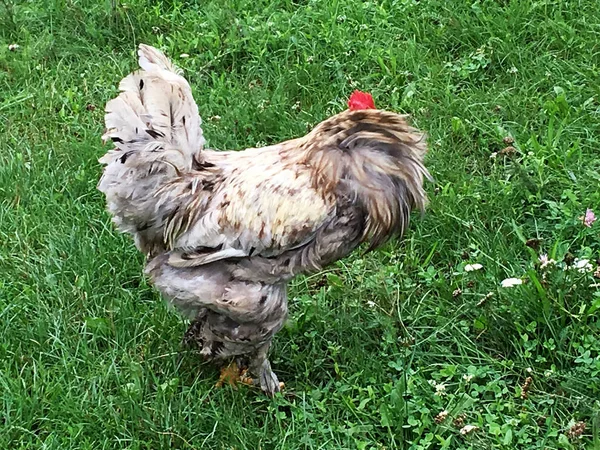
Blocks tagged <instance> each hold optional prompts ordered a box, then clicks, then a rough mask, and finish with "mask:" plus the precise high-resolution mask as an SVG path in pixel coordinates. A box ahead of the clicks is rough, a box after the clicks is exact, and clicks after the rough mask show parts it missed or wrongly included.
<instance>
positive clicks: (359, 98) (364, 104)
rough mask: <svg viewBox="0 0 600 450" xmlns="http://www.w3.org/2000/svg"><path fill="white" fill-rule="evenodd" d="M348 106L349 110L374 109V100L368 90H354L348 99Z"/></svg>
mask: <svg viewBox="0 0 600 450" xmlns="http://www.w3.org/2000/svg"><path fill="white" fill-rule="evenodd" d="M348 108H350V111H356V110H357V109H375V102H374V101H373V97H372V96H371V94H369V93H368V92H361V91H359V90H356V91H354V92H353V93H352V95H350V98H349V99H348Z"/></svg>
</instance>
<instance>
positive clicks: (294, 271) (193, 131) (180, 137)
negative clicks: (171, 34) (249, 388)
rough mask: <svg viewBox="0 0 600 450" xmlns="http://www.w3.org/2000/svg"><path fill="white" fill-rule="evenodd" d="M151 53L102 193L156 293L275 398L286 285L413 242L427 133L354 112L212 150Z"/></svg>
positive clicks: (383, 115)
mask: <svg viewBox="0 0 600 450" xmlns="http://www.w3.org/2000/svg"><path fill="white" fill-rule="evenodd" d="M139 56H140V66H141V68H142V69H141V70H140V71H138V72H135V73H133V74H131V75H129V76H128V77H126V78H125V79H124V80H123V81H122V82H121V84H120V89H121V91H122V92H121V94H120V95H119V96H118V97H117V98H116V99H113V100H111V101H110V102H108V104H107V106H106V119H105V121H106V128H107V131H106V133H105V135H104V138H105V139H111V140H112V141H113V142H114V143H115V145H116V148H115V149H114V150H111V151H109V152H108V153H107V154H106V155H105V156H103V157H102V158H101V159H100V162H101V163H103V164H105V165H106V167H105V169H104V174H103V176H102V179H101V180H100V183H99V189H100V190H101V191H102V192H104V193H105V194H106V198H107V203H108V210H109V212H110V213H111V214H112V215H113V220H114V222H115V223H116V224H117V225H118V227H119V228H120V229H121V230H122V231H125V232H128V233H131V234H132V235H133V237H134V239H135V242H136V245H137V247H138V248H139V249H140V250H141V251H143V252H144V253H146V254H147V255H148V264H147V267H146V271H147V273H148V274H149V275H150V277H151V279H152V281H153V283H154V285H155V286H156V287H157V288H158V289H159V290H160V291H161V292H162V293H163V294H164V295H165V296H166V297H167V298H168V299H169V300H170V301H171V302H172V304H174V305H175V306H177V307H178V308H180V309H181V310H182V311H184V312H186V313H187V314H188V315H190V317H192V318H196V321H195V323H194V330H195V331H194V332H195V333H196V334H197V335H198V337H199V340H200V341H201V345H202V347H203V350H202V352H203V353H204V354H205V355H206V356H207V357H210V358H227V357H230V356H247V357H248V358H249V360H250V369H251V371H252V372H254V374H255V375H257V376H258V377H259V380H260V383H261V386H262V388H263V389H264V390H265V391H267V392H269V393H273V392H275V391H277V390H278V389H279V387H278V383H277V378H276V377H275V375H274V374H273V373H272V371H271V370H270V365H269V362H268V360H267V351H268V348H269V345H270V342H271V339H272V337H273V335H274V334H275V333H276V332H277V331H278V330H279V329H280V328H281V326H282V324H283V321H284V320H285V317H286V314H287V297H286V283H287V281H289V280H290V279H291V278H292V277H294V276H296V275H298V274H301V273H309V272H314V271H317V270H319V269H320V268H322V267H323V266H325V265H327V264H329V263H332V262H334V261H336V260H338V259H340V258H343V257H345V256H346V255H348V254H349V253H351V252H352V251H353V250H354V249H355V248H356V247H358V246H359V245H360V244H362V243H364V242H366V243H368V245H369V249H374V248H376V247H378V246H379V245H381V244H382V243H383V242H385V241H386V240H387V239H388V238H390V237H392V236H394V235H401V234H402V233H403V231H404V230H405V228H406V227H407V226H408V222H409V215H410V212H411V210H412V209H415V208H416V209H421V210H422V209H423V208H424V206H425V203H426V195H425V192H424V190H423V179H424V177H427V176H428V173H427V170H426V169H425V167H424V166H423V157H424V154H425V151H426V145H425V141H424V138H423V135H421V134H420V133H419V132H418V131H417V130H415V129H414V128H412V127H411V126H409V125H408V124H407V122H406V117H405V116H401V115H398V114H395V113H391V112H386V111H380V110H376V109H368V110H358V111H350V110H347V111H344V112H342V113H340V114H337V115H335V116H333V117H331V118H329V119H327V120H325V121H324V122H322V123H320V124H319V125H317V126H316V127H315V129H313V131H312V132H310V133H309V134H308V135H306V136H304V137H302V138H298V139H293V140H289V141H286V142H283V143H280V144H277V145H272V146H268V147H264V148H251V149H247V150H244V151H240V152H235V151H228V152H215V151H210V150H204V149H203V146H204V138H203V136H202V129H201V128H200V124H201V121H200V117H199V115H198V110H197V107H196V104H195V103H194V100H193V98H192V94H191V90H190V87H189V85H188V83H187V82H186V81H185V79H183V77H182V76H181V75H180V72H179V70H178V69H176V68H175V67H174V66H173V65H172V64H171V63H170V62H169V61H168V59H167V58H166V57H165V56H164V55H162V54H161V53H160V52H159V51H158V50H156V49H154V48H152V47H149V46H145V45H141V46H140V49H139Z"/></svg>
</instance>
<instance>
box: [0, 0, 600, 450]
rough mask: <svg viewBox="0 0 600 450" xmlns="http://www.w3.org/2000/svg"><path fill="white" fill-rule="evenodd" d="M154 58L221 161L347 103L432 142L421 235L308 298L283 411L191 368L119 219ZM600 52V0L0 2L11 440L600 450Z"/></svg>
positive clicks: (4, 411) (0, 342)
mask: <svg viewBox="0 0 600 450" xmlns="http://www.w3.org/2000/svg"><path fill="white" fill-rule="evenodd" d="M140 42H144V43H148V44H151V45H155V46H158V47H160V48H162V49H164V50H166V51H167V52H168V54H169V55H171V56H173V58H174V60H175V61H176V63H177V64H178V65H180V66H181V67H182V68H183V69H184V70H185V73H186V76H187V77H188V79H189V80H190V83H191V84H192V86H193V89H194V94H195V97H196V100H197V102H198V104H199V108H200V113H201V114H202V116H203V118H204V131H205V135H206V137H207V140H208V144H209V145H210V146H211V147H213V148H219V149H237V148H245V147H248V146H256V145H264V144H266V143H275V142H278V141H281V140H284V139H287V138H290V137H295V136H300V135H303V134H304V133H305V132H306V131H307V130H309V129H310V128H311V127H312V126H314V125H315V124H316V123H318V122H319V121H321V120H323V119H324V118H326V117H328V116H329V115H331V114H334V113H336V112H339V111H341V110H342V109H344V108H345V101H346V99H347V96H348V94H349V93H350V92H351V91H352V90H353V89H355V88H359V89H363V90H368V91H370V92H372V93H373V95H374V97H375V100H376V103H377V105H378V107H380V108H382V109H391V110H395V111H402V112H406V113H410V114H411V115H412V116H413V120H414V123H415V124H416V125H417V126H418V127H419V128H421V129H423V130H426V131H427V133H428V135H429V137H428V139H429V144H430V151H429V155H428V157H427V166H428V167H429V168H430V170H431V172H432V174H433V176H434V178H435V182H434V183H429V184H428V187H427V190H428V192H429V194H430V197H431V203H430V205H429V207H428V210H427V213H426V214H425V215H424V216H423V217H422V218H421V217H419V216H418V215H415V217H414V218H413V222H412V226H411V230H410V231H409V232H408V234H407V235H406V238H405V239H404V241H403V242H394V243H390V244H388V245H387V246H386V247H385V248H384V249H383V250H379V251H377V252H374V253H370V254H368V255H361V254H360V253H357V254H355V255H353V256H352V257H350V258H348V259H346V260H344V261H341V262H339V263H338V264H336V265H335V266H333V267H330V268H328V270H326V271H325V272H324V273H321V274H318V275H315V276H311V277H306V278H300V279H298V280H296V281H295V282H294V283H293V285H292V288H291V292H290V309H291V314H290V320H289V323H288V325H287V326H286V327H285V328H284V329H283V330H282V331H281V332H280V333H279V334H278V335H277V337H276V340H275V344H274V347H273V351H272V359H271V361H272V363H273V366H274V370H275V371H276V372H277V373H278V375H279V377H280V379H282V380H283V381H285V383H286V389H285V392H284V395H282V396H277V397H276V398H274V399H269V398H267V397H265V396H263V395H262V394H261V393H260V392H257V391H255V390H251V389H247V388H240V389H237V390H235V389H233V388H231V387H229V386H227V387H224V388H220V389H219V388H215V387H214V384H215V381H216V379H217V375H218V373H217V372H216V371H215V369H213V368H211V367H210V366H206V365H204V364H203V363H202V362H201V361H200V359H199V357H198V356H197V355H196V354H194V353H192V352H184V353H183V355H181V353H182V350H181V347H180V339H181V336H182V333H183V332H184V330H185V328H186V322H185V321H184V320H183V319H182V318H181V317H180V316H178V315H177V314H176V313H175V312H173V311H171V310H169V309H168V308H167V306H166V305H165V304H164V303H163V302H162V301H161V300H160V298H159V296H158V294H157V293H156V292H155V291H154V290H153V289H152V288H151V286H150V285H149V284H148V283H147V281H146V280H145V278H144V277H143V275H142V264H143V258H142V256H141V255H140V254H138V252H137V251H136V250H135V248H134V246H133V244H132V243H131V241H130V240H129V239H128V238H127V237H126V236H123V235H120V234H118V233H117V232H116V231H115V229H114V227H113V226H112V224H111V223H110V219H109V217H108V214H107V213H106V212H105V211H104V200H103V198H102V195H101V194H100V193H99V192H98V191H97V190H96V183H97V181H98V178H99V175H100V171H101V168H100V166H99V164H98V163H97V159H98V157H99V156H100V155H101V154H102V153H103V152H104V151H105V149H106V147H103V145H102V144H101V142H100V135H101V133H102V130H103V107H104V104H105V102H106V101H107V100H108V99H110V98H111V97H112V96H114V95H115V93H116V92H117V84H118V82H119V80H120V79H121V78H122V77H123V76H124V75H126V74H127V73H128V72H130V71H131V70H132V69H134V68H135V66H136V58H135V49H136V46H137V44H138V43H140ZM599 42H600V8H598V4H597V2H596V1H593V0H581V1H550V0H547V1H546V0H513V1H509V0H506V1H504V0H497V1H487V0H482V1H473V2H470V1H463V0H460V1H459V0H457V1H454V2H446V1H443V0H422V1H416V0H389V1H364V2H358V1H351V0H344V1H342V0H337V1H336V0H331V1H325V0H306V1H302V0H298V1H292V0H287V1H286V0H280V1H274V2H269V1H264V0H253V1H247V0H207V1H190V2H181V1H171V0H168V1H153V0H145V1H144V0H131V1H128V2H126V3H121V2H120V1H118V0H115V1H108V0H105V1H91V0H79V1H78V0H52V1H47V2H42V1H34V0H30V1H26V0H21V1H16V0H2V1H1V2H0V149H1V151H0V398H1V419H0V448H3V449H25V448H27V449H34V448H35V449H38V448H39V449H61V450H63V449H65V450H70V449H112V448H114V449H160V448H177V449H200V448H215V449H295V448H301V449H395V448H398V449H414V450H417V449H439V448H443V449H491V448H500V449H557V448H561V449H579V448H586V449H600V289H599V287H598V286H599V285H598V283H600V279H598V278H600V271H599V270H598V264H599V263H600V261H599V259H600V221H598V222H596V223H591V222H592V220H588V221H587V222H588V223H587V225H590V226H586V223H584V220H582V216H584V215H585V213H586V210H587V209H588V208H590V209H592V210H593V211H595V212H596V213H597V214H599V215H600V158H599V157H598V148H599V145H600V142H599V141H600V88H599V86H600V84H599V80H600V56H599V55H600V44H599ZM12 44H16V45H17V46H11V45H12ZM9 46H11V47H10V48H9ZM588 219H591V216H590V215H589V214H588ZM543 255H547V258H548V260H549V261H545V258H544V256H543ZM540 258H542V259H541V260H540ZM586 260H587V262H586ZM477 264H480V265H481V266H482V267H481V268H480V269H479V270H470V269H477V268H478V267H479V266H477ZM594 272H595V273H594ZM507 278H517V279H519V280H522V282H523V283H522V284H520V285H515V286H512V287H503V286H502V284H501V283H502V281H503V280H505V279H507Z"/></svg>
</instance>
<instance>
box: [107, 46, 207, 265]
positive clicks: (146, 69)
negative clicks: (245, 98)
mask: <svg viewBox="0 0 600 450" xmlns="http://www.w3.org/2000/svg"><path fill="white" fill-rule="evenodd" d="M139 64H140V67H141V70H139V71H137V72H134V73H132V74H130V75H128V76H127V77H125V78H124V79H123V80H122V81H121V83H120V85H119V89H120V91H121V93H120V94H119V95H118V97H116V98H114V99H112V100H110V101H109V102H108V103H107V105H106V114H105V118H104V120H105V125H106V132H105V134H104V135H103V139H104V140H105V141H106V140H111V141H113V143H114V144H115V148H114V149H113V150H110V151H108V152H107V153H106V154H105V155H104V156H103V157H102V158H100V163H102V164H104V165H106V167H105V169H104V173H103V176H102V178H101V180H100V182H99V184H98V189H99V190H100V191H102V192H103V193H104V194H106V199H107V204H108V209H109V211H110V212H111V213H112V215H113V216H114V221H115V222H116V223H117V225H118V226H119V228H120V229H121V230H122V231H126V232H130V233H132V234H133V235H134V237H135V239H136V243H137V245H138V248H140V250H142V251H145V252H147V253H151V254H152V253H154V252H155V251H156V249H157V248H162V247H161V246H163V247H164V239H163V228H164V217H168V215H169V214H170V213H171V212H172V210H173V209H176V208H177V207H178V205H177V203H176V202H173V203H172V204H162V205H161V204H160V198H158V197H157V193H159V192H160V190H161V189H163V188H164V186H165V185H168V184H169V182H170V181H172V180H174V179H176V178H177V177H179V176H180V175H181V174H182V173H185V172H186V171H189V170H191V168H192V167H193V164H194V161H199V160H201V155H200V151H201V150H202V148H203V146H204V138H203V135H202V128H201V127H200V124H201V120H200V116H199V115H198V107H197V106H196V103H195V102H194V98H193V97H192V91H191V89H190V86H189V84H188V83H187V81H186V80H185V79H184V78H183V77H182V76H181V71H180V70H179V69H177V68H176V67H175V66H174V65H173V64H172V63H171V62H170V61H169V60H168V59H167V58H166V57H165V56H164V55H163V54H162V53H161V52H159V51H158V50H156V49H155V48H153V47H149V46H147V45H140V48H139Z"/></svg>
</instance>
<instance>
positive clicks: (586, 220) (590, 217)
mask: <svg viewBox="0 0 600 450" xmlns="http://www.w3.org/2000/svg"><path fill="white" fill-rule="evenodd" d="M595 221H596V215H595V214H594V211H592V210H591V209H590V208H588V209H586V211H585V216H583V224H584V225H585V226H586V227H588V228H590V227H591V226H592V224H593V223H594V222H595Z"/></svg>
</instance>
